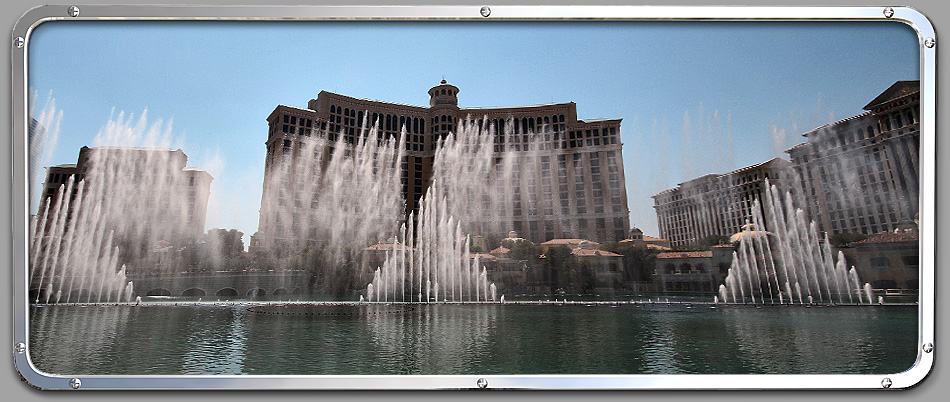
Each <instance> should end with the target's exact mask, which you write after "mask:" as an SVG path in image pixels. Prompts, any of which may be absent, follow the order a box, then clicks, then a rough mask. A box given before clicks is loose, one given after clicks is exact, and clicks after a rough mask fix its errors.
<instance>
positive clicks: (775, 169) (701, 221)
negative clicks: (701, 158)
mask: <svg viewBox="0 0 950 402" xmlns="http://www.w3.org/2000/svg"><path fill="white" fill-rule="evenodd" d="M789 168H790V164H789V163H788V162H787V161H785V160H783V159H778V158H774V159H771V160H769V161H767V162H763V163H760V164H757V165H752V166H748V167H744V168H742V169H738V170H735V171H732V172H729V173H726V174H718V175H717V174H710V175H706V176H702V177H699V178H696V179H693V180H690V181H687V182H685V183H682V184H680V185H679V186H677V187H675V188H671V189H669V190H665V191H662V192H660V193H658V194H656V195H654V196H653V200H654V206H653V208H654V209H655V210H656V215H657V225H658V226H659V230H660V237H661V238H663V239H667V240H669V241H670V245H671V246H672V247H677V246H687V245H691V244H696V243H697V242H699V241H700V240H702V239H703V238H706V237H708V236H712V235H717V236H725V237H729V236H732V235H733V234H735V233H738V232H740V231H742V226H743V225H745V224H746V223H747V221H751V220H752V207H753V204H754V202H755V200H764V199H765V196H764V194H765V193H764V192H765V190H766V180H768V182H769V184H771V185H775V186H776V187H777V188H778V189H780V190H782V191H785V190H786V189H787V188H788V186H789V184H790V183H791V182H792V179H791V171H790V170H789Z"/></svg>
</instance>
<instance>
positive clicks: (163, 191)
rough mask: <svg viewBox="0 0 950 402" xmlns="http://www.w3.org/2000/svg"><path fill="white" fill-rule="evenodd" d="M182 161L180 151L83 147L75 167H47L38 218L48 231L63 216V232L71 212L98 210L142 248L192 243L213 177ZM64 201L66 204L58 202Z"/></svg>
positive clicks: (200, 225) (185, 158)
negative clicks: (43, 220) (142, 244)
mask: <svg viewBox="0 0 950 402" xmlns="http://www.w3.org/2000/svg"><path fill="white" fill-rule="evenodd" d="M187 162H188V156H186V155H185V153H184V152H182V150H181V149H176V150H172V149H167V148H134V147H108V146H104V147H92V148H90V147H82V148H81V149H80V150H79V160H78V161H77V162H76V163H75V164H64V165H58V166H51V167H47V168H46V181H45V182H44V183H43V196H42V200H41V203H40V207H39V215H40V216H45V217H46V221H47V223H46V226H45V227H46V228H47V230H46V231H47V232H48V231H49V229H50V228H51V226H53V225H54V223H53V222H56V221H57V218H56V216H57V215H59V216H61V217H65V220H61V221H59V222H58V223H57V224H59V225H62V227H63V228H65V229H66V230H67V231H68V228H70V227H71V226H70V225H69V220H70V219H71V218H72V217H73V216H74V215H75V214H74V209H75V208H97V207H98V208H100V209H101V211H102V212H101V217H100V218H99V220H100V221H101V222H102V223H106V224H107V225H109V227H110V230H114V231H115V232H116V234H117V235H119V236H120V237H121V236H135V237H136V238H139V239H145V241H146V242H147V243H152V242H154V241H159V240H166V241H174V240H186V239H194V238H197V237H198V236H200V235H201V234H202V233H203V232H204V226H205V218H206V215H207V209H208V198H209V196H210V193H211V181H212V180H213V178H212V177H211V175H210V174H208V172H205V171H204V170H201V169H198V168H194V167H187V166H186V164H187ZM80 183H81V184H80ZM67 196H68V201H69V202H68V204H67V203H61V202H60V201H61V200H64V199H66V197H67ZM60 205H62V207H63V208H62V209H61V212H59V213H57V211H56V208H57V207H58V206H60ZM47 207H48V211H47ZM44 211H46V212H45V213H44Z"/></svg>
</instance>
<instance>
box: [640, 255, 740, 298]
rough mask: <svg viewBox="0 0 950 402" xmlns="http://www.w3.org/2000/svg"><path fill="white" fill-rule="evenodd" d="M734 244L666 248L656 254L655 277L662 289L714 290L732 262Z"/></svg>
mask: <svg viewBox="0 0 950 402" xmlns="http://www.w3.org/2000/svg"><path fill="white" fill-rule="evenodd" d="M733 250H734V248H733V247H732V246H731V245H717V246H713V247H711V248H710V249H709V250H705V251H682V252H666V253H660V254H657V256H656V280H657V282H658V286H659V288H660V290H661V291H663V292H670V293H674V292H683V293H710V294H712V293H715V292H716V291H718V289H719V284H721V283H722V281H723V274H724V273H725V272H726V271H728V269H729V264H731V262H732V252H733Z"/></svg>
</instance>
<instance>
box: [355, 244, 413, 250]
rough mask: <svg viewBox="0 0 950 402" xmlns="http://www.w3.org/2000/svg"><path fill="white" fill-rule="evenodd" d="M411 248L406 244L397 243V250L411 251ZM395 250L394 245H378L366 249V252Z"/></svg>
mask: <svg viewBox="0 0 950 402" xmlns="http://www.w3.org/2000/svg"><path fill="white" fill-rule="evenodd" d="M410 248H411V247H407V246H406V245H405V244H402V243H396V249H397V250H409V249H410ZM392 249H393V243H376V244H374V245H372V246H369V247H367V248H364V249H363V250H365V251H389V250H392Z"/></svg>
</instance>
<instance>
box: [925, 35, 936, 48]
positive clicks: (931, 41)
mask: <svg viewBox="0 0 950 402" xmlns="http://www.w3.org/2000/svg"><path fill="white" fill-rule="evenodd" d="M936 44H937V41H936V40H934V38H927V39H924V46H927V48H928V49H929V48H933V47H934V45H936Z"/></svg>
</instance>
